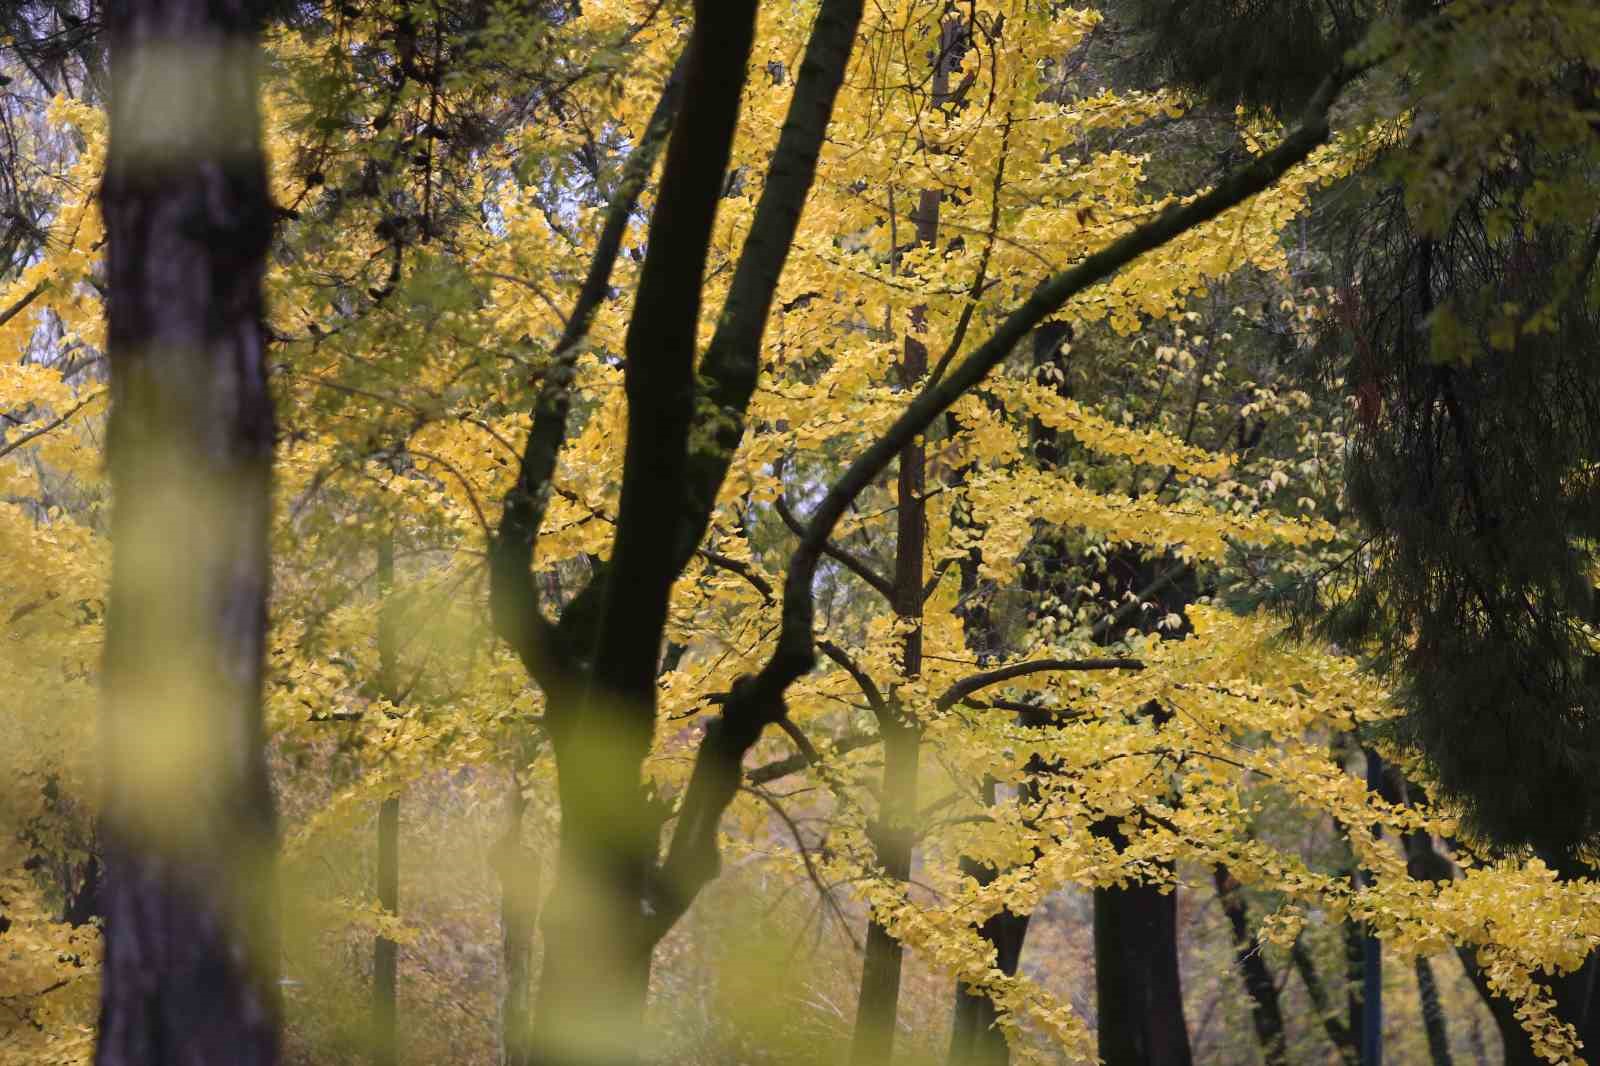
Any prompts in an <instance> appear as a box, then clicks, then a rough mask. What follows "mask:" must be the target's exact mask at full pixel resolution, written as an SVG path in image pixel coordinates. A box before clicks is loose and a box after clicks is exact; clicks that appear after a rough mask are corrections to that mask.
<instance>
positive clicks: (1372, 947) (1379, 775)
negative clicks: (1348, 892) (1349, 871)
mask: <svg viewBox="0 0 1600 1066" xmlns="http://www.w3.org/2000/svg"><path fill="white" fill-rule="evenodd" d="M1365 755H1366V761H1367V789H1368V790H1369V791H1372V792H1380V791H1382V790H1383V779H1384V773H1383V760H1382V759H1380V758H1379V757H1378V754H1377V752H1374V751H1371V750H1368V751H1367V752H1365ZM1381 832H1382V830H1380V829H1379V828H1378V827H1377V826H1374V827H1373V829H1372V834H1373V836H1378V835H1379V834H1380V833H1381ZM1354 876H1355V878H1356V880H1357V882H1358V884H1361V885H1367V886H1370V885H1371V884H1372V875H1371V874H1367V873H1362V872H1361V871H1357V872H1356V873H1355V875H1354ZM1354 1021H1355V1019H1354V1018H1352V1028H1353V1029H1355V1031H1357V1032H1359V1033H1360V1034H1361V1066H1383V942H1382V941H1380V940H1379V939H1378V938H1377V937H1376V936H1374V935H1373V934H1372V932H1371V930H1370V929H1369V930H1366V931H1365V935H1363V936H1362V938H1361V1016H1360V1025H1359V1026H1356V1025H1354Z"/></svg>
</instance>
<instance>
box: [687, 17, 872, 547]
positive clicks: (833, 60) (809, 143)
mask: <svg viewBox="0 0 1600 1066" xmlns="http://www.w3.org/2000/svg"><path fill="white" fill-rule="evenodd" d="M864 6H865V5H864V2H863V0H823V3H822V5H821V6H820V7H819V8H818V10H817V17H816V21H815V22H814V23H813V24H812V27H811V37H810V39H809V40H808V41H807V42H806V51H805V55H804V56H803V57H802V58H801V60H800V69H799V71H798V72H797V73H796V75H795V88H794V96H793V97H792V98H791V100H790V103H789V111H788V114H787V115H786V116H785V117H784V123H783V129H782V130H780V131H779V133H778V144H777V146H776V148H775V149H774V150H773V153H772V162H771V163H770V164H769V165H768V167H767V174H766V180H765V182H764V184H763V186H762V189H761V199H760V200H759V201H758V202H757V203H756V210H755V215H754V217H753V218H752V219H751V222H750V233H749V235H748V236H747V237H746V238H745V241H744V247H743V248H742V249H741V250H740V253H739V262H738V265H737V266H736V267H735V268H734V272H733V280H732V281H731V282H730V283H729V285H728V296H727V299H726V300H725V301H724V302H723V305H722V315H721V316H720V318H719V319H718V322H717V330H716V332H715V333H714V334H713V335H712V337H711V343H710V344H709V345H708V346H707V347H706V352H705V357H704V358H703V359H702V360H701V362H700V382H701V395H700V397H699V404H698V408H697V410H696V412H695V430H696V432H695V440H696V441H704V442H705V443H704V444H702V445H701V446H700V448H699V450H697V451H695V452H694V454H693V455H691V456H690V460H689V480H688V485H687V489H688V491H687V492H686V493H685V494H684V498H683V499H684V504H683V507H684V509H683V517H682V529H681V530H680V532H679V537H680V543H679V545H678V552H679V556H680V558H681V559H682V560H683V563H686V562H687V561H688V555H689V553H690V552H692V551H693V550H694V547H695V545H697V544H699V543H700V539H701V538H702V537H703V536H705V531H706V527H707V525H708V524H709V522H710V521H711V514H712V511H713V510H714V509H715V507H716V502H717V492H718V490H719V489H720V488H721V487H722V482H723V479H724V478H725V477H726V476H727V473H728V467H729V465H730V464H731V463H732V462H733V456H734V452H735V451H737V450H738V447H739V441H740V438H741V437H743V435H744V420H745V411H746V409H747V408H748V407H749V404H750V396H751V394H752V393H753V392H754V391H755V387H756V378H757V376H758V374H759V372H760V367H761V342H762V338H763V336H764V335H765V333H766V328H767V320H768V318H769V317H770V316H771V313H772V301H773V295H774V293H776V291H777V288H778V279H779V278H780V277H781V275H782V274H783V267H784V263H785V262H786V261H787V260H788V257H789V251H790V249H791V248H792V247H793V245H794V235H795V232H796V230H797V229H798V228H799V225H800V214H801V211H802V210H803V209H804V207H805V203H806V200H807V199H808V198H809V197H810V193H811V185H812V182H813V181H814V179H815V178H816V173H817V161H818V158H819V157H820V156H821V153H822V144H823V141H824V140H825V139H826V137H827V132H828V124H829V122H830V121H831V120H832V117H833V107H834V102H835V100H836V99H837V98H838V95H839V88H840V86H841V85H842V84H843V83H844V74H845V68H846V67H847V66H848V65H849V61H850V52H851V49H852V47H853V46H854V44H855V38H856V30H857V27H858V26H859V25H860V23H861V13H862V9H863V7H864ZM681 565H682V563H680V566H681Z"/></svg>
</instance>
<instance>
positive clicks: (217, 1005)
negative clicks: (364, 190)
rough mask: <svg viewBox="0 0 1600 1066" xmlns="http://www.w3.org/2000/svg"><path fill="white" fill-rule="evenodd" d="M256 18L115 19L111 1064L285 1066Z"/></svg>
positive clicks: (107, 999) (109, 206)
mask: <svg viewBox="0 0 1600 1066" xmlns="http://www.w3.org/2000/svg"><path fill="white" fill-rule="evenodd" d="M257 15H258V11H257V10H256V9H255V7H254V5H253V4H251V3H249V2H247V0H123V2H120V3H117V4H112V5H108V7H107V9H106V13H105V18H106V29H107V33H108V39H109V46H110V60H111V92H110V146H109V159H108V163H107V167H106V173H105V179H104V184H103V186H102V189H101V207H102V211H103V213H104V218H105V225H106V235H107V255H106V258H107V275H106V281H107V289H108V294H109V296H108V303H109V315H110V321H109V342H108V348H109V357H110V364H111V388H112V399H113V406H112V413H111V424H110V429H109V434H108V446H107V451H108V459H109V467H110V475H111V482H112V486H113V489H114V491H115V499H116V509H115V512H114V515H113V525H112V536H113V557H112V579H111V601H110V610H109V614H108V618H107V632H106V660H105V716H104V729H103V736H104V744H105V756H106V761H105V778H104V781H105V802H104V807H103V809H104V811H105V812H106V816H105V829H106V838H107V849H106V852H107V867H108V869H107V876H106V885H105V915H106V929H105V962H104V969H103V976H102V984H101V989H102V991H101V1009H100V1033H99V1044H98V1047H97V1049H96V1061H97V1062H98V1063H99V1064H100V1066H160V1064H166V1063H171V1064H173V1066H178V1064H183V1066H190V1064H195V1063H224V1062H226V1063H230V1064H239V1066H266V1064H270V1063H273V1062H275V1061H276V1059H277V1056H278V1022H277V1018H278V997H277V987H276V965H277V939H276V933H275V929H274V922H273V918H272V910H273V908H272V896H273V887H272V851H273V846H274V836H275V831H276V830H275V824H274V816H273V807H272V798H271V793H270V790H269V787H268V779H267V769H266V764H265V760H264V758H263V750H262V743H263V741H262V726H261V676H262V662H263V647H264V635H265V628H266V598H267V587H268V555H267V535H268V525H269V519H270V500H269V481H270V473H271V463H272V449H273V437H274V424H273V412H272V402H271V398H270V396H269V393H268V390H267V380H266V362H265V358H264V352H263V334H262V325H261V318H262V305H261V275H262V269H263V265H264V261H265V256H266V251H267V247H268V244H269V242H270V240H271V236H272V211H271V205H270V203H269V200H268V195H267V184H266V172H265V168H264V166H263V160H262V154H261V145H260V128H259V127H260V123H259V119H258V114H257V104H256V66H257V58H256V51H255V39H256V32H257Z"/></svg>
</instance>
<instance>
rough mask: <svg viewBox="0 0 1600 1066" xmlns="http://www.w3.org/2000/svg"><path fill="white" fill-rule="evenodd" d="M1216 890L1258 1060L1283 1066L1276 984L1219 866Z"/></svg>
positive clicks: (1239, 897)
mask: <svg viewBox="0 0 1600 1066" xmlns="http://www.w3.org/2000/svg"><path fill="white" fill-rule="evenodd" d="M1211 876H1212V880H1213V882H1214V883H1215V884H1216V886H1217V902H1219V903H1221V904H1222V913H1223V914H1224V915H1226V916H1227V919H1228V930H1229V932H1230V933H1231V934H1232V936H1233V949H1234V950H1233V961H1234V965H1236V966H1238V967H1239V975H1240V976H1241V977H1243V978H1244V989H1245V992H1246V993H1247V994H1249V996H1250V1019H1251V1021H1252V1022H1253V1023H1254V1025H1255V1030H1256V1042H1257V1043H1258V1044H1260V1045H1261V1058H1262V1061H1264V1062H1265V1063H1266V1064H1267V1066H1283V1064H1285V1063H1287V1062H1288V1046H1287V1042H1286V1040H1285V1037H1284V1032H1283V1008H1282V1006H1281V1005H1280V1004H1279V1002H1278V984H1277V982H1276V981H1274V980H1273V978H1272V971H1271V970H1270V969H1269V968H1268V967H1267V960H1266V959H1265V958H1263V957H1262V955H1261V941H1260V940H1258V939H1257V938H1256V935H1255V931H1254V930H1252V929H1251V928H1250V913H1249V910H1248V908H1247V907H1246V905H1245V901H1244V896H1243V893H1242V891H1241V886H1240V884H1239V882H1238V881H1237V880H1235V879H1234V876H1233V874H1231V873H1229V872H1228V868H1227V867H1226V866H1218V867H1216V868H1215V869H1214V870H1212V872H1211Z"/></svg>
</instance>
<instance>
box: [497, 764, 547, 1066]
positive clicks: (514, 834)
mask: <svg viewBox="0 0 1600 1066" xmlns="http://www.w3.org/2000/svg"><path fill="white" fill-rule="evenodd" d="M526 761H527V760H519V763H523V764H525V763H526ZM520 769H521V767H520V765H519V766H513V767H512V769H511V784H510V787H509V788H508V789H507V790H506V829H505V834H504V835H503V836H502V837H501V838H500V842H499V844H498V845H497V847H496V848H495V856H494V866H495V873H496V874H497V875H498V877H499V878H500V949H501V959H502V965H503V967H504V970H505V975H504V980H505V989H504V992H503V994H502V996H501V999H500V1062H501V1066H531V1064H532V1062H533V1041H532V1037H533V1030H532V1023H533V1019H532V1015H531V1013H530V1012H531V1008H532V1006H533V1000H532V992H533V935H534V931H535V928H536V922H537V920H538V914H539V866H538V861H537V859H536V857H535V856H534V854H533V853H532V852H531V851H529V850H528V849H527V848H526V847H524V846H523V843H522V832H523V827H522V820H523V814H524V812H525V810H526V809H527V800H526V799H525V798H524V797H523V795H522V779H521V776H520Z"/></svg>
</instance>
